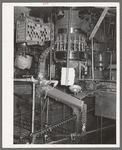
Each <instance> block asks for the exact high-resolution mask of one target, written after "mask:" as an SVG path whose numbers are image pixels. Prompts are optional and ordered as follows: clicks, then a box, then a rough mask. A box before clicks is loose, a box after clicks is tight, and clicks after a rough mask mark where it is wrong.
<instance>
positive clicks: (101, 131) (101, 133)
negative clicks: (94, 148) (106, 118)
mask: <svg viewBox="0 0 122 150" xmlns="http://www.w3.org/2000/svg"><path fill="white" fill-rule="evenodd" d="M100 131H101V144H102V117H101V126H100Z"/></svg>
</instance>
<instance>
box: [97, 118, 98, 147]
mask: <svg viewBox="0 0 122 150" xmlns="http://www.w3.org/2000/svg"><path fill="white" fill-rule="evenodd" d="M97 144H98V116H97Z"/></svg>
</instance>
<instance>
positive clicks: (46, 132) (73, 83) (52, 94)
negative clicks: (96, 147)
mask: <svg viewBox="0 0 122 150" xmlns="http://www.w3.org/2000/svg"><path fill="white" fill-rule="evenodd" d="M40 9H41V8H40ZM108 9H109V8H105V9H102V11H100V13H95V12H94V11H93V10H94V9H93V8H92V7H90V8H89V7H88V8H87V7H54V8H52V11H51V15H50V16H48V19H47V22H44V21H43V19H42V18H41V19H40V18H33V17H31V16H26V14H22V15H21V17H20V18H19V19H18V21H17V22H16V28H15V57H14V59H15V63H14V64H15V66H14V67H15V68H14V76H15V82H29V83H32V85H33V88H32V87H31V88H30V87H28V90H29V91H32V92H33V98H32V99H31V98H30V97H29V98H30V99H31V100H29V101H28V103H29V106H30V107H31V108H32V113H31V111H30V112H29V114H30V115H28V116H29V117H30V118H31V115H32V119H29V118H26V117H23V119H22V116H23V115H22V113H19V115H20V114H21V119H19V120H18V119H16V118H17V117H15V120H14V123H15V129H14V130H15V133H14V135H15V138H14V139H15V140H14V143H33V144H37V143H39V144H42V143H45V144H46V143H50V144H53V143H65V142H64V141H67V142H66V143H72V144H73V143H82V141H83V139H85V138H86V135H87V132H86V123H87V105H86V104H85V102H84V100H83V99H84V98H85V97H87V96H88V95H93V94H94V93H96V91H98V90H99V89H100V88H105V87H108V85H107V84H106V82H108V81H110V82H112V83H113V88H112V89H115V86H116V83H115V80H116V76H115V73H114V71H113V72H112V61H113V60H112V56H113V55H112V54H113V53H115V49H112V50H111V49H110V47H108V39H107V36H108V35H105V30H106V28H108V30H109V31H110V32H111V30H110V29H111V28H110V25H109V24H110V22H109V24H107V25H106V24H105V21H106V20H107V19H105V18H104V17H105V16H106V14H107V11H108ZM103 19H104V20H103ZM102 21H103V22H102ZM98 24H99V25H98ZM96 25H98V26H97V28H96ZM112 29H113V28H112ZM112 33H113V30H112ZM109 34H110V33H109ZM114 40H115V35H114ZM115 47H116V46H115V45H114V48H115ZM19 86H20V85H18V84H17V83H16V84H15V91H16V92H17V89H19V88H20V87H19ZM21 86H22V85H21ZM27 86H28V85H27ZM26 89H27V88H26ZM109 89H111V88H110V87H109ZM24 92H25V91H24ZM15 96H16V98H15V99H17V97H18V94H17V93H15ZM19 98H20V97H19ZM21 98H22V97H21ZM22 99H25V100H26V101H27V98H22ZM54 100H56V101H58V102H60V103H61V104H60V105H61V106H59V107H62V108H63V106H62V104H64V105H66V106H65V107H67V111H68V112H69V113H68V112H65V113H64V116H63V117H61V118H62V119H61V120H58V118H57V122H53V121H51V119H50V118H49V112H50V113H51V110H50V109H51V105H52V106H53V103H54V102H53V101H54ZM36 101H38V102H36ZM49 101H50V105H49ZM40 103H41V105H39V104H40ZM16 104H19V106H20V107H19V106H18V107H19V108H21V110H23V109H24V110H23V111H22V112H25V110H26V108H23V107H22V106H21V105H22V101H20V100H17V102H16ZM36 105H38V106H36ZM46 105H47V109H46V110H45V108H46ZM55 105H56V102H55ZM38 107H39V108H38ZM57 107H58V105H57ZM37 108H38V109H37ZM63 109H64V108H63ZM40 111H41V112H40ZM46 111H47V119H46V121H44V116H43V115H44V114H45V113H46ZM65 111H66V109H65ZM16 113H17V112H16ZM66 114H68V116H67V115H66ZM24 116H25V114H24ZM59 116H60V115H59ZM36 118H37V119H36ZM54 119H55V118H54ZM43 123H44V124H45V125H43ZM68 123H70V124H71V126H72V127H70V128H69V129H68V126H69V124H68ZM17 126H19V127H17ZM20 128H25V129H23V130H21V131H20ZM24 130H25V131H24ZM68 130H69V131H68ZM18 132H19V133H18ZM20 132H21V133H20ZM17 133H18V134H17ZM17 138H18V139H17ZM68 140H70V142H69V141H68Z"/></svg>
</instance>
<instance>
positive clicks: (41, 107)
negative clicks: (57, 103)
mask: <svg viewBox="0 0 122 150" xmlns="http://www.w3.org/2000/svg"><path fill="white" fill-rule="evenodd" d="M42 104H43V103H42V98H41V126H40V130H41V129H42Z"/></svg>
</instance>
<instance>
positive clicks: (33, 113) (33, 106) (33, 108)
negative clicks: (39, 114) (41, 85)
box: [31, 83, 35, 133]
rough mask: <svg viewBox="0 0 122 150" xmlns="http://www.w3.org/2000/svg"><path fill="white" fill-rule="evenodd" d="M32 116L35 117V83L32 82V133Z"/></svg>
mask: <svg viewBox="0 0 122 150" xmlns="http://www.w3.org/2000/svg"><path fill="white" fill-rule="evenodd" d="M34 117H35V83H33V105H32V131H31V132H32V133H33V132H34Z"/></svg>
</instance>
